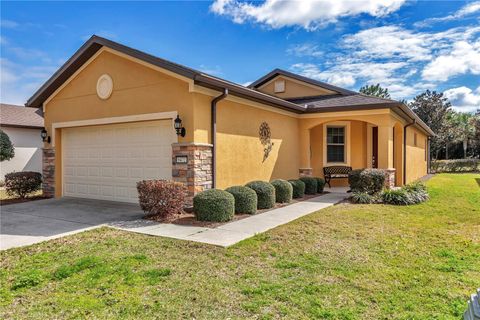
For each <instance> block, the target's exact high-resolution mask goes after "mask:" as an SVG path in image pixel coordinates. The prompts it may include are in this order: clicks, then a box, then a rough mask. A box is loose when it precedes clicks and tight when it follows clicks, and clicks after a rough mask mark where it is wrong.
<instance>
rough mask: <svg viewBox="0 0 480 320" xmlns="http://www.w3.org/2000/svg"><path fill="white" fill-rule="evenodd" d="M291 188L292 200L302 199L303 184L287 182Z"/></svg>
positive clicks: (299, 181) (295, 181)
mask: <svg viewBox="0 0 480 320" xmlns="http://www.w3.org/2000/svg"><path fill="white" fill-rule="evenodd" d="M288 182H290V184H291V185H292V187H293V194H292V196H293V199H297V198H303V196H304V195H305V182H303V181H301V180H288Z"/></svg>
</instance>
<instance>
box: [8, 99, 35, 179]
mask: <svg viewBox="0 0 480 320" xmlns="http://www.w3.org/2000/svg"><path fill="white" fill-rule="evenodd" d="M0 129H2V130H3V131H4V132H5V133H6V134H7V135H8V137H9V138H10V141H11V142H12V144H13V145H14V147H15V157H14V158H13V159H11V160H9V161H2V162H0V179H1V180H3V179H4V178H5V174H7V173H10V172H14V171H36V172H42V150H41V149H42V147H43V142H42V139H41V137H40V132H41V130H42V129H43V117H42V110H40V109H38V108H26V107H22V106H16V105H11V104H3V103H2V104H0Z"/></svg>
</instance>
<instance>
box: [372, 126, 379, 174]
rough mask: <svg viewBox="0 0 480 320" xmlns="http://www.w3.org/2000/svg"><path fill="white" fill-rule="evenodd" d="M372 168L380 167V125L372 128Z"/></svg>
mask: <svg viewBox="0 0 480 320" xmlns="http://www.w3.org/2000/svg"><path fill="white" fill-rule="evenodd" d="M372 168H378V127H373V128H372Z"/></svg>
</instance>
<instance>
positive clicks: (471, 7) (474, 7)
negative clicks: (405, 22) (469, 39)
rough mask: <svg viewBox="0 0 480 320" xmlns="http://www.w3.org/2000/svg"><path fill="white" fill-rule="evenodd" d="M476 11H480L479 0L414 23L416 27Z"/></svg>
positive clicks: (461, 16)
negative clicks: (451, 12) (440, 15)
mask: <svg viewBox="0 0 480 320" xmlns="http://www.w3.org/2000/svg"><path fill="white" fill-rule="evenodd" d="M477 12H480V1H475V2H470V3H467V4H466V5H465V6H463V7H461V8H460V9H459V10H457V11H456V12H454V13H453V14H450V15H448V16H445V17H440V18H430V19H426V20H424V21H421V22H418V23H416V24H415V25H416V26H418V27H424V26H427V25H429V24H432V23H435V22H443V21H452V20H458V19H461V18H464V17H467V16H470V15H472V14H474V13H477Z"/></svg>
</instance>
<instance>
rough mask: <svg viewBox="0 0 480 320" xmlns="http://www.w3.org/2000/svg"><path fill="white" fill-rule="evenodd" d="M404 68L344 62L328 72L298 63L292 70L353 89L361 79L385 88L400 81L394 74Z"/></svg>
mask: <svg viewBox="0 0 480 320" xmlns="http://www.w3.org/2000/svg"><path fill="white" fill-rule="evenodd" d="M404 66H405V63H402V62H391V63H375V62H357V63H348V62H345V61H343V62H340V63H337V64H335V65H334V66H332V67H330V68H328V69H326V70H321V69H320V67H319V66H317V65H315V64H312V63H297V64H294V65H292V67H291V70H292V71H293V72H297V73H300V74H301V75H304V76H306V77H309V78H312V79H316V80H320V81H325V82H327V83H331V84H334V85H337V86H341V87H342V86H343V87H352V86H354V85H355V84H356V82H357V79H359V78H361V79H365V80H366V82H367V83H369V84H376V83H381V84H382V85H384V86H385V85H389V84H392V83H394V82H395V81H398V79H396V78H395V77H394V73H395V72H396V71H397V70H398V69H401V68H403V67H404Z"/></svg>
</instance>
